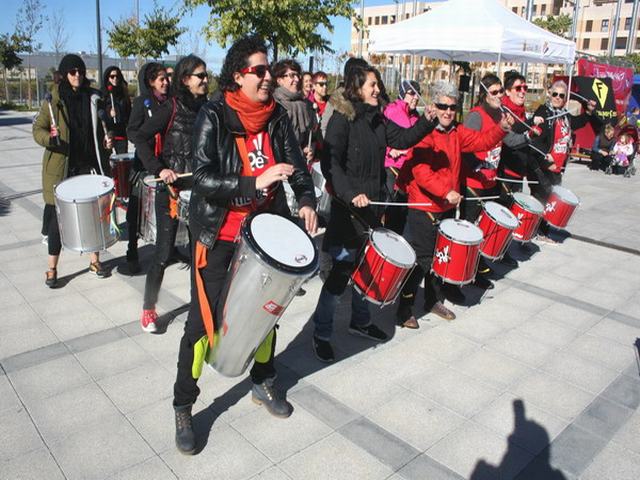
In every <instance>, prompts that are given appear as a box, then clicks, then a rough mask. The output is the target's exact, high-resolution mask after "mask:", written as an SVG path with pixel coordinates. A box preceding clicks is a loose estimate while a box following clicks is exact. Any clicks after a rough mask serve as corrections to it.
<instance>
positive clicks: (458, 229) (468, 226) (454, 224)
mask: <svg viewBox="0 0 640 480" xmlns="http://www.w3.org/2000/svg"><path fill="white" fill-rule="evenodd" d="M440 231H441V232H442V233H443V234H444V235H445V236H446V237H447V238H450V239H451V240H454V241H455V242H457V243H462V244H465V245H476V244H478V243H480V242H482V230H480V229H479V228H478V227H476V226H475V225H474V224H473V223H471V222H467V221H466V220H454V219H453V218H447V219H446V220H443V221H442V222H440Z"/></svg>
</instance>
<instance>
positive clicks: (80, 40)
mask: <svg viewBox="0 0 640 480" xmlns="http://www.w3.org/2000/svg"><path fill="white" fill-rule="evenodd" d="M139 1H140V16H141V17H143V16H144V13H145V12H148V11H150V10H151V9H152V8H153V0H139ZM310 1H311V0H310ZM2 3H3V9H2V10H3V14H2V15H1V16H0V33H8V32H13V30H14V25H15V19H16V13H17V11H18V8H19V7H20V5H21V4H22V0H8V1H7V0H3V2H2ZM41 3H42V4H43V5H46V11H45V24H44V25H43V28H42V30H41V31H40V32H39V34H38V37H37V38H38V40H39V41H40V42H41V43H42V49H43V50H51V40H50V38H49V34H48V31H47V25H46V18H47V15H50V14H51V12H53V11H54V10H60V11H62V12H63V13H64V15H65V18H66V21H65V26H66V29H67V33H68V34H69V42H68V44H67V49H68V50H69V51H93V52H95V51H96V23H95V22H96V14H95V1H94V0H41ZM158 3H159V4H160V5H162V6H164V7H166V8H171V7H177V6H180V5H182V1H181V0H158ZM356 3H357V5H359V4H360V2H356ZM388 3H393V0H366V1H365V6H373V5H384V4H388ZM407 3H408V4H410V3H411V2H410V1H408V2H407ZM134 8H135V1H134V0H111V1H105V0H101V1H100V13H101V17H102V25H103V27H109V26H110V25H111V21H110V20H109V19H110V18H111V19H114V20H117V19H119V18H120V17H123V16H129V15H130V14H131V13H132V12H133V9H134ZM207 18H208V10H207V8H206V7H201V8H199V9H197V10H196V11H194V12H193V13H192V14H187V15H186V16H185V17H184V18H183V20H182V26H184V27H186V28H188V29H189V30H190V31H193V32H198V31H199V30H200V29H201V28H202V27H203V25H205V23H206V21H207ZM334 28H335V31H334V33H333V35H331V37H330V38H331V43H332V48H334V49H335V50H339V51H344V50H348V49H349V41H350V38H349V29H350V21H349V20H347V19H335V21H334ZM189 35H190V34H189V33H186V34H184V35H183V36H182V37H181V39H182V41H183V42H184V43H185V44H186V45H190V44H191V42H192V40H191V38H193V35H194V34H191V37H189ZM106 41H107V39H106V38H105V35H103V39H102V42H103V45H104V44H106ZM201 44H202V45H204V40H202V42H201ZM172 53H173V52H172ZM223 57H224V50H223V49H222V48H221V47H220V46H219V45H217V44H213V45H212V44H209V45H207V47H206V60H207V62H208V63H209V64H210V65H211V67H212V68H214V70H215V69H216V68H215V65H216V64H219V62H220V61H221V59H222V58H223Z"/></svg>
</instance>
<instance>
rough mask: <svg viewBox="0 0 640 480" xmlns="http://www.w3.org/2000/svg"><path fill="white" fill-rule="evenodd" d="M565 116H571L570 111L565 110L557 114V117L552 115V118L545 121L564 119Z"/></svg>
mask: <svg viewBox="0 0 640 480" xmlns="http://www.w3.org/2000/svg"><path fill="white" fill-rule="evenodd" d="M565 115H569V110H564V111H563V112H560V113H556V114H555V115H551V116H550V117H546V118H545V119H544V120H545V122H546V121H547V120H553V119H554V118H559V117H564V116H565Z"/></svg>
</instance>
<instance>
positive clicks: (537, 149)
mask: <svg viewBox="0 0 640 480" xmlns="http://www.w3.org/2000/svg"><path fill="white" fill-rule="evenodd" d="M527 146H528V147H530V148H531V149H532V150H534V151H536V152H538V153H539V154H540V155H542V156H543V157H546V156H547V154H546V153H544V152H543V151H542V150H540V149H539V148H538V147H536V146H534V145H531V144H530V143H527Z"/></svg>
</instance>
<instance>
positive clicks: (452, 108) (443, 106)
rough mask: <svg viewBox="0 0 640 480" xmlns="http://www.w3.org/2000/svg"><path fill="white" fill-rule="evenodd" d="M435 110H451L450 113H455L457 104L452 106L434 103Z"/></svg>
mask: <svg viewBox="0 0 640 480" xmlns="http://www.w3.org/2000/svg"><path fill="white" fill-rule="evenodd" d="M435 105H436V108H437V109H438V110H442V111H444V110H451V111H452V112H455V111H456V110H457V109H458V104H457V103H454V104H451V105H450V104H448V103H436V104H435Z"/></svg>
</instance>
